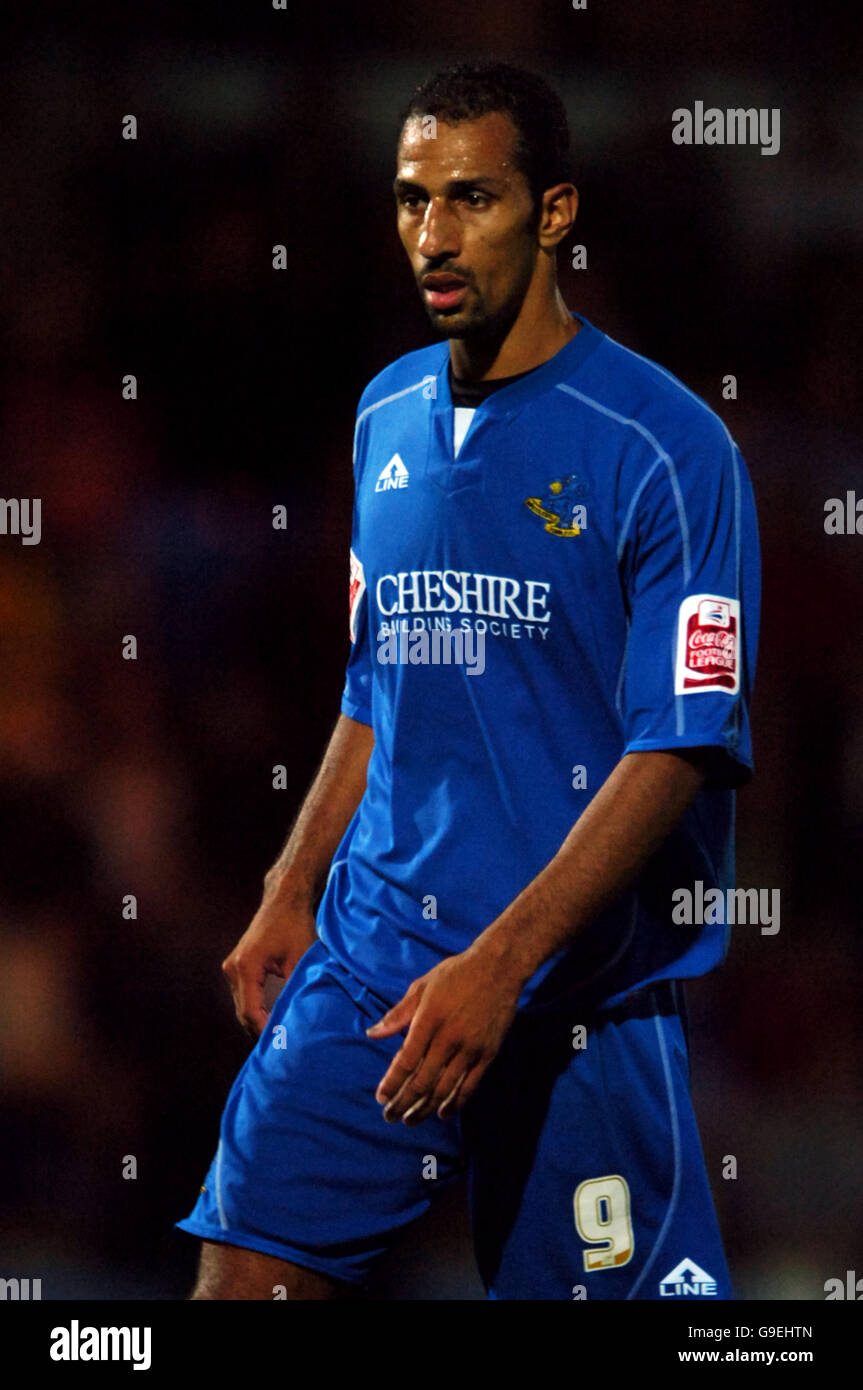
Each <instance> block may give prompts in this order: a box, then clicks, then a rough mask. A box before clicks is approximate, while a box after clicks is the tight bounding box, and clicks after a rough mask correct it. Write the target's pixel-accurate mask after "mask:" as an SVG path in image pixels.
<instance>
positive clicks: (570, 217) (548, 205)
mask: <svg viewBox="0 0 863 1390" xmlns="http://www.w3.org/2000/svg"><path fill="white" fill-rule="evenodd" d="M577 212H578V189H577V188H576V187H575V185H574V184H572V183H558V184H555V186H554V187H553V188H547V189H546V191H545V193H543V195H542V211H541V214H540V219H539V230H538V232H537V236H538V238H539V244H540V246H542V247H544V248H545V249H547V250H550V249H551V248H552V247H555V246H557V245H558V243H559V242H561V241H563V239H564V237H565V236H566V235H567V234H568V233H569V232H571V231H572V227H573V224H574V222H575V217H576V213H577Z"/></svg>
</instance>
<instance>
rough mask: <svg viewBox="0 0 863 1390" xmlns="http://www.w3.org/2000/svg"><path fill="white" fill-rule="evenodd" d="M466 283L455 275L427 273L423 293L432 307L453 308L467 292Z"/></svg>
mask: <svg viewBox="0 0 863 1390" xmlns="http://www.w3.org/2000/svg"><path fill="white" fill-rule="evenodd" d="M467 288H468V287H467V284H466V282H465V281H464V280H461V279H460V278H459V277H458V276H457V275H443V274H440V275H427V276H426V277H425V279H424V280H423V293H424V294H425V297H426V300H427V301H428V303H429V304H430V305H431V307H432V308H433V309H455V308H457V307H458V305H459V304H461V302H462V300H463V299H464V297H465V295H466V294H467Z"/></svg>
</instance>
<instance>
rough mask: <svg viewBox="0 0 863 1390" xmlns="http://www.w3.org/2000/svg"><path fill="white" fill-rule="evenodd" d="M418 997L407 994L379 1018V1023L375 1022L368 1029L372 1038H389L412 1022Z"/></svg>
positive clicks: (368, 1033) (367, 1033)
mask: <svg viewBox="0 0 863 1390" xmlns="http://www.w3.org/2000/svg"><path fill="white" fill-rule="evenodd" d="M418 1003H419V999H418V998H413V999H411V998H410V997H409V995H407V994H406V995H405V997H404V998H403V999H400V1000H399V1002H398V1003H397V1004H396V1005H395V1006H394V1007H393V1008H392V1009H390V1010H389V1012H388V1013H385V1014H384V1016H383V1018H379V1019H378V1021H377V1023H373V1024H372V1026H371V1028H367V1029H366V1035H367V1036H368V1037H370V1038H389V1037H392V1035H393V1033H400V1032H401V1030H402V1029H403V1028H404V1027H406V1026H407V1024H409V1023H410V1021H411V1019H412V1018H413V1016H414V1014H415V1013H416V1008H417V1004H418Z"/></svg>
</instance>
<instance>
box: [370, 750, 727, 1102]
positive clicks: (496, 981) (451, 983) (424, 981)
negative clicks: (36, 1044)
mask: <svg viewBox="0 0 863 1390" xmlns="http://www.w3.org/2000/svg"><path fill="white" fill-rule="evenodd" d="M707 756H709V750H707V749H703V748H692V749H685V748H684V749H679V750H676V751H675V752H673V753H671V752H663V751H656V752H643V753H628V754H626V756H624V757H623V758H621V760H620V762H619V763H618V764H617V766H616V767H615V768H614V770H613V772H612V773H611V774H610V776H609V777H608V778H607V779H606V781H605V782H604V783H603V785H602V786H601V787H600V789H599V791H598V792H597V794H596V796H595V797H594V798H593V799H592V801H591V802H590V804H589V805H588V806H587V807H586V809H585V811H584V812H583V814H582V815H581V816H579V818H578V820H577V821H576V823H575V825H574V826H573V827H572V830H571V831H570V832H569V834H568V835H567V837H566V839H565V840H564V842H563V844H562V845H561V847H560V849H559V850H558V852H557V854H556V855H555V856H554V858H553V859H552V860H550V862H549V863H548V864H547V865H546V867H545V868H544V869H543V870H542V871H541V873H539V874H537V876H536V877H535V878H534V879H532V880H531V882H530V883H528V884H527V886H526V887H525V888H524V889H523V890H522V891H521V893H519V895H518V896H517V897H516V898H514V899H513V901H512V902H511V903H510V904H509V906H508V907H507V908H506V909H505V910H504V911H503V912H502V913H501V914H500V916H499V917H497V918H496V919H495V920H494V921H493V922H492V923H491V924H490V925H489V926H488V927H486V929H485V930H484V931H483V932H482V933H481V934H480V935H479V936H478V937H477V938H476V940H475V941H474V942H473V943H472V944H471V945H470V946H469V947H468V949H467V950H466V951H463V952H461V954H459V955H456V956H451V957H450V958H449V959H448V960H445V961H442V962H441V964H440V965H436V966H435V967H434V969H433V970H430V971H429V972H428V974H427V975H422V976H420V978H419V979H417V980H414V982H413V984H412V985H411V986H410V988H409V989H408V990H407V992H406V994H405V995H404V997H403V998H402V999H401V1000H400V1001H399V1002H398V1004H396V1005H395V1007H394V1008H392V1009H390V1011H389V1012H388V1013H387V1014H385V1015H384V1017H383V1018H382V1019H381V1020H380V1021H379V1022H378V1023H377V1024H375V1025H374V1027H373V1028H369V1029H368V1030H367V1032H368V1035H369V1037H372V1038H386V1037H390V1036H391V1035H392V1034H394V1033H398V1032H401V1031H402V1030H403V1029H404V1028H405V1027H407V1028H408V1032H407V1036H406V1038H405V1041H404V1043H403V1045H402V1046H401V1048H400V1049H399V1051H398V1052H397V1053H396V1056H395V1057H394V1058H393V1060H392V1063H391V1064H390V1067H389V1070H388V1071H387V1073H386V1075H385V1076H384V1077H383V1079H382V1081H381V1083H380V1085H379V1087H378V1090H377V1093H376V1095H377V1099H378V1101H379V1102H380V1104H382V1105H384V1116H385V1118H386V1119H387V1120H391V1121H392V1120H399V1119H402V1120H404V1122H405V1124H408V1125H413V1124H419V1123H420V1121H422V1120H424V1119H425V1118H426V1117H427V1116H428V1115H430V1114H432V1112H433V1111H435V1110H436V1111H437V1113H438V1115H439V1116H440V1118H441V1119H446V1118H447V1117H448V1116H450V1115H452V1114H454V1113H455V1112H456V1111H458V1110H460V1109H461V1108H462V1106H463V1105H465V1104H466V1102H467V1101H468V1100H469V1099H470V1097H471V1096H472V1095H473V1093H474V1091H475V1090H476V1088H477V1086H478V1085H479V1083H480V1081H481V1079H482V1076H483V1074H484V1072H485V1071H486V1069H487V1068H488V1066H489V1064H490V1063H491V1061H492V1060H493V1058H494V1057H495V1056H496V1054H497V1052H498V1050H499V1048H500V1045H501V1043H502V1042H503V1039H504V1037H505V1035H506V1033H507V1031H508V1029H509V1027H510V1025H511V1023H512V1021H513V1018H514V1016H515V1012H516V1007H517V1004H518V999H519V995H520V994H521V991H522V988H523V987H524V985H525V984H526V983H527V981H528V980H529V979H530V978H531V976H532V975H533V974H534V973H535V972H536V971H537V970H538V969H539V967H540V966H541V965H542V964H543V963H544V962H545V961H546V960H548V959H549V958H550V957H551V956H553V955H555V954H556V953H557V952H558V951H560V950H561V949H563V948H564V947H565V946H567V945H569V944H570V943H571V942H572V941H573V940H574V939H575V937H576V936H577V935H578V934H579V932H581V931H583V930H584V928H585V927H587V926H588V925H589V924H590V923H591V922H592V921H593V920H594V919H595V918H596V917H597V916H598V915H599V914H600V913H601V912H602V911H603V910H604V909H605V908H606V907H607V906H608V905H609V904H610V903H611V902H613V901H614V899H615V898H617V897H619V896H620V895H621V894H622V893H623V892H625V890H626V889H627V888H628V887H629V886H630V884H631V883H632V881H633V879H635V878H636V877H637V875H638V874H639V873H640V871H641V870H642V869H643V868H644V866H645V864H646V863H647V862H648V860H649V859H650V858H651V856H652V855H653V854H654V853H655V852H656V850H657V849H658V848H659V847H660V845H661V844H662V842H663V841H664V840H665V839H666V837H667V836H668V835H669V834H670V832H671V831H672V830H673V829H674V827H675V825H676V824H677V823H678V821H679V820H680V818H681V816H682V815H683V814H684V812H685V811H686V809H687V807H688V806H689V805H690V804H691V803H692V801H693V800H694V798H695V796H696V795H697V793H698V791H699V789H700V788H701V786H702V785H703V783H704V781H705V778H706V775H707V766H706V758H707Z"/></svg>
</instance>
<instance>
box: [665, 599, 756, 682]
mask: <svg viewBox="0 0 863 1390" xmlns="http://www.w3.org/2000/svg"><path fill="white" fill-rule="evenodd" d="M739 639H740V600H739V599H736V598H719V597H717V596H716V595H715V594H690V595H689V597H688V598H685V599H684V600H683V602H682V603H681V605H680V614H679V617H678V620H677V663H676V666H675V671H674V693H675V695H687V694H690V693H691V692H692V691H694V690H727V691H728V692H729V694H731V695H736V694H737V691H738V690H739V689H740V661H739V653H738V647H739Z"/></svg>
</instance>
